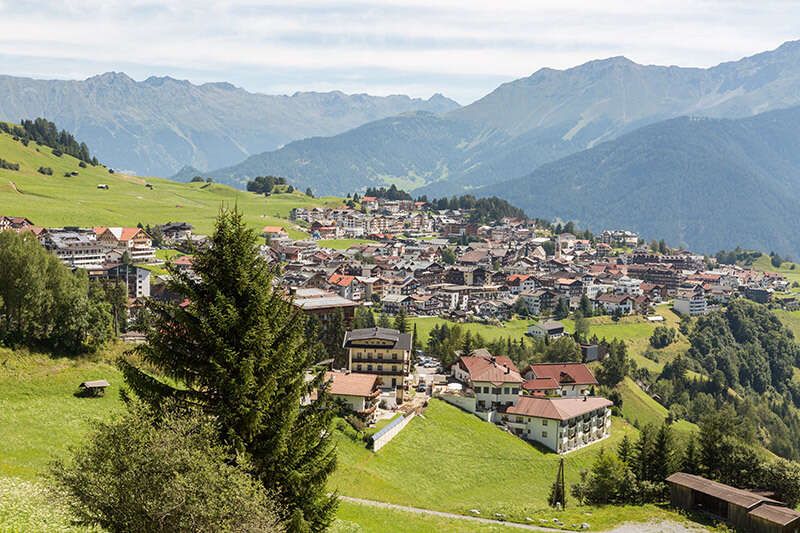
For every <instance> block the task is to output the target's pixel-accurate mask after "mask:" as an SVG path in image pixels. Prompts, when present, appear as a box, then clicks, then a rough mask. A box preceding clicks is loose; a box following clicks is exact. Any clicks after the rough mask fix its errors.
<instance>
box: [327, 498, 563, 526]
mask: <svg viewBox="0 0 800 533" xmlns="http://www.w3.org/2000/svg"><path fill="white" fill-rule="evenodd" d="M339 498H340V499H342V500H344V501H346V502H352V503H358V504H361V505H371V506H372V507H380V508H382V509H394V510H396V511H405V512H407V513H416V514H425V515H432V516H441V517H443V518H454V519H456V520H465V521H469V522H480V523H482V524H496V525H502V526H507V527H511V528H517V529H525V530H528V531H550V532H552V531H560V532H562V533H563V531H564V530H563V529H553V528H549V527H539V526H531V525H528V524H516V523H514V522H502V521H500V520H491V519H489V518H480V517H477V516H464V515H460V514H455V513H443V512H441V511H431V510H430V509H420V508H419V507H408V506H405V505H396V504H394V503H386V502H376V501H374V500H363V499H361V498H351V497H350V496H339Z"/></svg>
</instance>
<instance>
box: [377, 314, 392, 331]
mask: <svg viewBox="0 0 800 533" xmlns="http://www.w3.org/2000/svg"><path fill="white" fill-rule="evenodd" d="M378 326H380V327H382V328H390V327H392V323H391V322H390V321H389V317H388V315H386V313H381V314H380V316H379V317H378Z"/></svg>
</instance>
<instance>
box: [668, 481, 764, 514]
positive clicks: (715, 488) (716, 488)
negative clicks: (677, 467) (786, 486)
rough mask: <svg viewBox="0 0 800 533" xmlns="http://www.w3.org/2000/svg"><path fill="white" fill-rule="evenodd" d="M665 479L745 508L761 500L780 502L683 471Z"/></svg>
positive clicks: (753, 505) (751, 506)
mask: <svg viewBox="0 0 800 533" xmlns="http://www.w3.org/2000/svg"><path fill="white" fill-rule="evenodd" d="M666 481H667V483H673V484H676V485H680V486H682V487H687V488H690V489H692V490H696V491H697V492H702V493H703V494H708V495H709V496H713V497H715V498H718V499H720V500H723V501H726V502H728V503H732V504H734V505H738V506H739V507H744V508H746V509H751V508H753V507H755V506H756V505H758V504H760V503H763V502H769V503H776V504H780V502H778V501H776V500H773V499H770V498H765V497H764V496H760V495H758V494H755V493H753V492H749V491H746V490H743V489H737V488H736V487H731V486H730V485H725V484H723V483H718V482H716V481H712V480H710V479H706V478H704V477H700V476H695V475H693V474H687V473H685V472H677V473H675V474H672V475H671V476H669V477H668V478H667V479H666Z"/></svg>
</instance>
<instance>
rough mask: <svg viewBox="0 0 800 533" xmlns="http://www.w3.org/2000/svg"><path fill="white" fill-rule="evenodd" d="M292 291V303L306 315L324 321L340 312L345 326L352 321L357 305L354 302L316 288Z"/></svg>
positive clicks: (329, 319) (331, 318)
mask: <svg viewBox="0 0 800 533" xmlns="http://www.w3.org/2000/svg"><path fill="white" fill-rule="evenodd" d="M292 292H293V294H291V296H292V303H293V304H294V305H295V307H297V308H298V309H300V310H302V311H303V312H304V313H305V314H306V315H308V316H313V317H315V318H316V319H317V320H319V321H320V322H322V323H326V322H329V321H331V320H333V319H334V318H335V317H336V316H337V315H338V313H339V312H341V313H342V316H343V318H344V323H345V326H349V325H350V324H352V323H353V317H354V316H355V309H356V307H358V304H357V303H356V302H354V301H352V300H348V299H347V298H342V297H341V296H339V295H338V294H334V293H331V292H327V291H324V290H321V289H316V288H309V289H306V288H303V289H294V290H293V291H292Z"/></svg>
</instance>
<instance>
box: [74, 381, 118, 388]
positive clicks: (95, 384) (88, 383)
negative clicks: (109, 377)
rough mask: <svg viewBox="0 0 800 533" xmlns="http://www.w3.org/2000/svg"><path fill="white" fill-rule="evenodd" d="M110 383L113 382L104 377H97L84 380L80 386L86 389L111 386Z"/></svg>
mask: <svg viewBox="0 0 800 533" xmlns="http://www.w3.org/2000/svg"><path fill="white" fill-rule="evenodd" d="M110 385H111V384H110V383H109V382H108V381H106V380H104V379H96V380H94V381H84V382H83V383H81V385H80V386H81V387H83V388H86V389H94V388H97V387H109V386H110Z"/></svg>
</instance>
